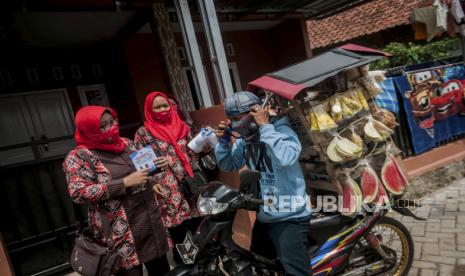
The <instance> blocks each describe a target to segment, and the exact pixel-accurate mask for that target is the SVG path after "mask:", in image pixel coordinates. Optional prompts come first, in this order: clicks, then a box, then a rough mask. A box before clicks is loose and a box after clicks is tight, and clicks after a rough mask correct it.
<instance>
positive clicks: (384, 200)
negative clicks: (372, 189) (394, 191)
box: [373, 185, 389, 206]
mask: <svg viewBox="0 0 465 276" xmlns="http://www.w3.org/2000/svg"><path fill="white" fill-rule="evenodd" d="M373 202H374V203H375V204H376V205H378V206H382V205H389V196H388V194H387V193H386V190H385V189H384V187H383V185H379V187H378V194H377V195H376V198H375V200H374V201H373Z"/></svg>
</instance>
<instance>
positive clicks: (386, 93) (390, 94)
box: [375, 78, 399, 113]
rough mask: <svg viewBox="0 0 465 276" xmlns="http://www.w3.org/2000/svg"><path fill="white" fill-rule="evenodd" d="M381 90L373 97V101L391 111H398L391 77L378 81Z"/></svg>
mask: <svg viewBox="0 0 465 276" xmlns="http://www.w3.org/2000/svg"><path fill="white" fill-rule="evenodd" d="M380 86H381V88H382V90H383V91H382V92H381V93H379V94H378V95H377V96H376V97H375V103H376V104H377V105H378V106H379V107H381V108H384V109H387V110H389V111H391V112H394V113H398V112H399V102H398V101H397V93H396V87H395V85H394V80H393V79H392V78H387V79H386V80H384V81H383V82H382V83H380Z"/></svg>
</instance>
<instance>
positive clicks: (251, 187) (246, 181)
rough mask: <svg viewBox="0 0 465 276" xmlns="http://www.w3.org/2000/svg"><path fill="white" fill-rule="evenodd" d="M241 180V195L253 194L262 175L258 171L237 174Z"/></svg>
mask: <svg viewBox="0 0 465 276" xmlns="http://www.w3.org/2000/svg"><path fill="white" fill-rule="evenodd" d="M239 177H240V180H241V186H240V191H241V192H243V193H252V194H253V193H255V192H258V190H256V189H258V183H259V182H260V178H261V177H262V174H261V173H260V172H259V171H253V170H246V171H242V172H240V174H239Z"/></svg>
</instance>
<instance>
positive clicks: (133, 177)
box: [123, 169, 149, 188]
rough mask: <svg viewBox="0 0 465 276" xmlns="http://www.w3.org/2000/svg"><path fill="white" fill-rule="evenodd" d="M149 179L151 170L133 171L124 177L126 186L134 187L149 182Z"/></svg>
mask: <svg viewBox="0 0 465 276" xmlns="http://www.w3.org/2000/svg"><path fill="white" fill-rule="evenodd" d="M148 181H149V170H148V169H145V170H143V171H137V172H133V173H131V174H130V175H128V176H126V177H125V178H123V183H124V187H126V188H129V187H134V186H139V185H143V184H145V183H147V182H148Z"/></svg>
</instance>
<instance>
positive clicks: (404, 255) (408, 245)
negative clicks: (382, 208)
mask: <svg viewBox="0 0 465 276" xmlns="http://www.w3.org/2000/svg"><path fill="white" fill-rule="evenodd" d="M370 232H371V234H374V235H375V236H376V237H377V238H378V239H379V240H380V241H381V248H382V250H383V252H385V254H386V255H387V257H388V259H389V262H386V261H385V260H386V258H382V257H381V256H380V255H379V254H378V252H376V251H375V250H374V249H373V248H371V247H370V246H369V245H368V243H367V242H366V240H363V239H362V240H361V241H360V244H359V245H358V248H357V249H356V250H354V251H353V252H352V255H351V260H352V261H351V262H350V263H349V266H348V267H347V269H346V271H345V273H344V275H395V276H407V275H408V272H409V270H410V267H411V266H412V263H413V256H414V255H413V254H414V247H413V240H412V236H411V235H410V232H409V231H408V230H407V228H406V227H405V226H404V225H403V224H402V223H400V222H399V221H397V220H395V219H393V218H391V217H382V218H380V219H379V221H378V222H377V223H376V225H375V226H374V227H373V228H372V229H371V231H370ZM381 263H384V265H379V264H381Z"/></svg>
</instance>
